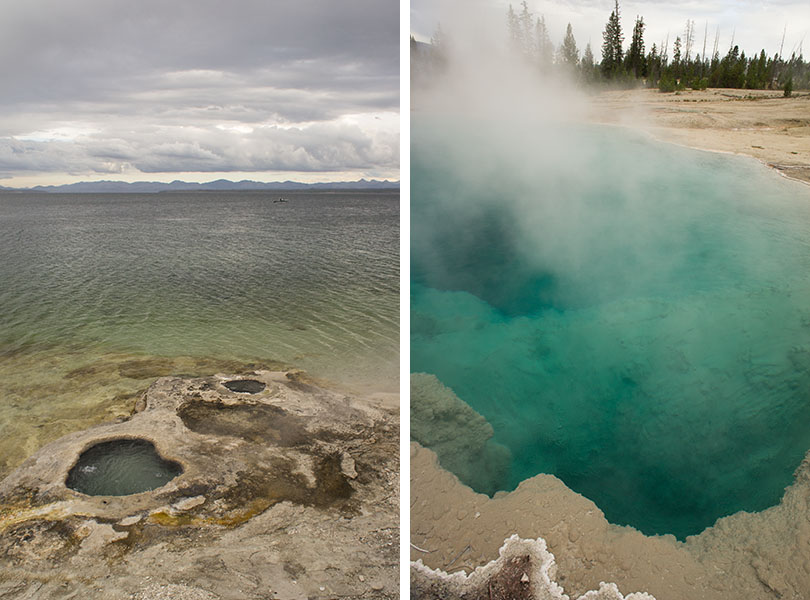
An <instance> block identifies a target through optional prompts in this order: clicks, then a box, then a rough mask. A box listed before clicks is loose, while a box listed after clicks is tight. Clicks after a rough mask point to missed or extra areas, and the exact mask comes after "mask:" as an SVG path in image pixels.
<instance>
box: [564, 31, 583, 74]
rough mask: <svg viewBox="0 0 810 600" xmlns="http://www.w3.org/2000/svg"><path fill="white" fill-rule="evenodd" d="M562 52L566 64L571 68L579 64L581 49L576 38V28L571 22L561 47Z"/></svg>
mask: <svg viewBox="0 0 810 600" xmlns="http://www.w3.org/2000/svg"><path fill="white" fill-rule="evenodd" d="M560 54H561V56H562V61H563V64H565V66H567V67H569V68H571V69H573V68H574V67H576V66H577V63H578V62H579V50H578V49H577V42H576V40H575V39H574V30H573V28H572V27H571V23H569V24H568V27H567V28H566V30H565V38H564V39H563V43H562V47H561V48H560Z"/></svg>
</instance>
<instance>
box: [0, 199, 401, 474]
mask: <svg viewBox="0 0 810 600" xmlns="http://www.w3.org/2000/svg"><path fill="white" fill-rule="evenodd" d="M278 195H279V194H278V193H277V192H276V193H274V194H268V193H259V192H221V193H220V192H216V193H215V192H207V193H168V194H167V193H163V194H112V195H110V194H85V195H76V194H50V195H49V194H33V193H23V194H12V193H6V194H0V257H2V260H0V376H2V379H3V382H4V394H3V395H2V397H0V440H2V441H0V475H2V473H3V472H4V471H7V470H8V469H10V468H11V467H13V466H14V465H16V464H19V462H20V461H21V460H22V459H24V458H25V456H27V455H29V454H30V453H32V452H33V451H35V450H36V449H37V448H38V447H39V446H41V445H42V444H43V443H44V442H46V441H48V440H50V439H54V438H55V437H58V436H59V435H62V434H64V433H67V432H69V431H74V430H77V429H82V428H85V427H86V426H87V425H88V424H89V423H94V422H100V421H107V420H110V419H114V418H118V417H122V416H126V415H128V414H129V411H130V410H131V408H132V404H133V402H134V397H135V396H137V394H138V393H139V392H140V391H141V390H143V389H144V388H145V387H147V386H148V385H149V383H151V381H154V379H155V378H156V377H158V376H161V375H170V374H200V375H206V374H212V373H217V372H226V373H234V372H241V371H246V372H248V371H250V369H251V368H257V367H258V368H262V367H263V368H273V367H278V366H282V365H284V366H290V367H296V368H302V369H304V370H306V371H307V372H308V373H309V374H310V375H311V376H312V377H315V378H317V379H319V380H321V381H322V382H323V383H324V384H325V385H333V386H335V387H338V388H340V389H342V390H346V391H348V392H351V393H366V392H373V391H384V392H393V391H397V390H398V370H399V193H398V192H396V191H394V192H387V191H383V192H365V191H363V192H285V193H284V196H285V197H288V198H289V202H287V203H274V202H273V199H274V198H277V197H278Z"/></svg>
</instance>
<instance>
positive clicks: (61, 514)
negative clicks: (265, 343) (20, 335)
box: [0, 371, 399, 600]
mask: <svg viewBox="0 0 810 600" xmlns="http://www.w3.org/2000/svg"><path fill="white" fill-rule="evenodd" d="M251 378H252V379H255V380H257V381H260V382H261V383H263V384H264V385H265V387H264V389H262V390H261V391H259V392H256V393H242V392H235V391H231V390H230V389H228V388H227V387H225V385H224V384H225V383H227V382H229V381H232V380H233V379H235V378H234V377H228V376H225V375H219V376H213V377H205V378H178V377H165V378H162V379H159V380H157V381H156V382H155V383H154V384H153V385H152V386H151V387H150V388H149V389H148V390H147V391H146V393H145V394H144V396H143V398H141V399H139V401H138V402H137V403H136V408H135V410H134V412H133V415H132V416H131V417H130V418H129V419H127V420H125V421H122V422H118V423H113V424H107V425H101V426H97V427H93V428H91V429H87V430H85V431H81V432H77V433H74V434H71V435H67V436H65V437H63V438H61V439H59V440H57V441H55V442H53V443H51V444H49V445H47V446H45V447H44V448H42V449H41V450H40V451H39V452H37V453H36V454H34V455H33V456H31V457H30V458H28V459H27V460H26V461H25V462H24V463H23V464H22V465H21V466H20V467H19V468H18V469H16V470H15V471H14V472H12V473H11V474H10V475H9V476H8V477H7V478H6V479H5V480H3V481H2V482H0V598H2V599H6V598H37V599H50V598H138V599H147V598H189V599H196V598H200V599H206V600H207V599H218V598H221V599H228V598H233V599H237V598H240V599H241V598H263V599H265V598H279V599H282V598H290V599H302V600H303V599H309V598H335V597H344V598H395V597H398V595H399V580H398V562H399V528H398V521H399V497H398V482H399V463H398V432H399V421H398V415H397V414H396V412H395V411H393V410H392V409H391V408H386V407H385V406H384V405H383V404H380V403H378V404H375V403H374V402H373V401H370V400H368V401H367V400H362V399H355V398H348V397H345V396H342V395H339V394H335V393H333V392H331V391H328V390H325V389H322V388H319V387H317V386H315V385H313V384H312V383H310V382H308V381H307V379H306V378H305V377H304V376H303V375H302V374H300V373H296V372H280V371H279V372H275V371H257V372H256V373H254V374H252V375H251ZM115 439H144V440H148V441H150V442H152V443H153V444H154V445H155V448H156V449H157V451H158V453H159V454H160V455H161V456H162V457H164V458H166V459H169V460H172V461H177V462H178V463H180V465H181V466H182V469H183V471H182V473H181V474H180V475H178V476H177V477H175V478H174V479H172V480H171V481H170V482H168V483H167V484H166V485H164V486H162V487H160V488H158V489H155V490H152V491H149V492H143V493H139V494H131V495H128V496H88V495H85V494H82V493H79V492H77V491H74V490H71V489H69V488H67V487H66V486H65V479H66V476H67V473H68V472H69V471H70V469H71V468H72V467H73V465H74V464H75V463H76V461H77V459H78V457H79V456H80V455H81V453H82V452H83V451H84V450H86V449H87V448H89V447H91V446H93V445H95V444H98V443H99V442H104V441H111V440H115Z"/></svg>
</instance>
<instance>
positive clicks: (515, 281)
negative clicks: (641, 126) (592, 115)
mask: <svg viewBox="0 0 810 600" xmlns="http://www.w3.org/2000/svg"><path fill="white" fill-rule="evenodd" d="M412 127H413V134H412V158H411V170H412V171H411V172H412V175H411V178H412V182H411V186H412V192H411V203H412V209H411V210H412V213H411V245H412V246H411V266H412V273H411V289H412V297H411V311H412V314H411V370H412V371H413V372H426V373H431V374H435V375H436V376H437V377H438V379H439V380H440V381H441V382H442V383H443V384H444V385H446V386H448V387H450V388H451V389H452V390H453V391H454V392H455V394H456V395H458V396H459V397H460V398H461V399H462V400H464V401H465V402H466V403H468V404H469V405H470V406H471V407H472V408H474V409H475V410H476V411H477V412H479V413H480V414H481V415H483V416H484V417H485V418H486V419H487V421H489V423H490V424H491V425H492V426H493V428H494V432H495V434H494V438H493V441H495V442H498V443H500V444H502V445H504V446H506V447H507V448H508V449H509V451H510V452H511V456H512V460H511V463H510V466H509V470H508V471H501V472H497V473H491V474H490V475H491V477H490V478H489V481H490V482H491V483H490V484H488V485H487V486H485V487H484V488H481V486H480V484H479V491H483V492H486V493H490V494H491V493H493V492H495V491H497V490H510V489H513V488H515V487H516V486H517V484H518V483H519V482H520V481H522V480H523V479H526V478H528V477H531V476H533V475H535V474H538V473H552V474H554V475H557V476H558V477H560V478H561V479H562V480H563V481H564V482H565V483H566V484H567V485H568V486H569V487H571V488H572V489H574V490H575V491H577V492H580V493H582V494H583V495H585V496H586V497H588V498H590V499H591V500H593V501H594V502H595V503H596V504H597V505H598V506H599V508H600V509H601V510H603V511H604V513H605V515H606V517H607V518H608V520H609V521H611V522H613V523H617V524H626V525H632V526H634V527H636V528H638V529H640V530H641V531H643V532H645V533H648V534H653V533H656V534H664V533H672V534H675V535H676V536H678V537H679V538H681V539H683V538H684V537H686V536H687V535H691V534H696V533H699V532H700V531H702V530H703V529H704V528H705V527H707V526H710V525H712V524H713V523H714V522H715V520H716V519H717V518H719V517H721V516H724V515H728V514H732V513H734V512H736V511H739V510H747V511H756V510H762V509H764V508H766V507H768V506H772V505H774V504H776V503H778V501H779V499H780V497H781V495H782V493H783V491H784V488H785V487H786V486H787V485H789V484H790V483H791V482H792V474H793V472H794V470H795V469H796V467H797V466H798V465H799V463H800V462H801V460H802V457H803V456H804V454H805V452H806V451H807V450H808V449H810V428H808V427H807V425H806V424H807V423H808V422H810V190H808V189H807V187H806V186H802V185H801V184H798V183H795V182H790V181H787V180H784V179H782V178H780V177H778V176H776V175H775V174H774V173H772V172H770V171H769V170H767V169H766V168H764V167H762V166H761V165H759V164H758V163H756V162H754V161H752V160H748V159H743V158H739V157H731V156H724V155H716V154H710V153H702V152H697V151H691V150H687V149H682V148H678V147H674V146H668V145H663V144H658V143H654V142H652V141H650V140H647V139H646V138H643V137H640V136H636V135H633V134H630V133H628V132H625V131H623V130H620V129H617V128H606V127H602V128H597V127H577V126H565V127H564V126H558V127H545V128H538V129H536V130H533V129H532V128H531V127H527V125H526V124H525V123H522V124H521V123H513V124H510V123H508V122H507V123H505V122H503V121H499V122H497V123H495V122H486V121H479V122H474V123H473V122H463V121H460V120H452V119H441V120H440V119H435V118H430V117H427V116H424V115H423V116H421V117H419V118H415V119H414V122H413V124H412ZM518 140H520V141H518ZM482 468H483V466H482ZM479 481H480V479H479Z"/></svg>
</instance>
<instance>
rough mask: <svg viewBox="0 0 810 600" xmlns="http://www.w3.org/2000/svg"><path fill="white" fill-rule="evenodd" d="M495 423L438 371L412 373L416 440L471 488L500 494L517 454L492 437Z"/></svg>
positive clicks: (412, 420)
mask: <svg viewBox="0 0 810 600" xmlns="http://www.w3.org/2000/svg"><path fill="white" fill-rule="evenodd" d="M493 433H494V432H493V430H492V425H490V424H489V423H488V422H487V420H486V419H485V418H484V417H482V416H481V415H480V414H478V413H477V412H476V411H475V410H474V409H473V408H472V407H471V406H470V405H469V404H467V403H466V402H464V401H463V400H462V399H461V398H459V397H458V396H456V394H455V393H453V390H451V389H450V388H448V387H446V386H445V385H443V384H442V382H441V381H439V380H438V379H437V378H436V376H435V375H430V374H427V373H412V374H411V439H412V440H414V441H416V442H419V443H420V444H421V445H423V446H425V447H428V448H431V449H432V450H433V451H434V452H435V453H436V454H437V455H438V457H439V462H440V463H441V464H442V466H443V467H444V468H445V469H447V470H448V471H451V472H453V473H455V474H456V476H457V477H458V478H459V479H460V480H461V481H462V482H463V483H465V484H467V485H469V486H470V487H472V488H474V489H477V490H481V491H484V492H486V493H490V494H492V493H494V492H496V491H497V490H499V489H503V488H504V486H505V485H506V482H507V481H508V480H509V465H510V463H511V462H512V454H511V453H510V452H509V449H508V448H506V447H505V446H503V445H501V444H498V443H496V442H493V441H492V439H491V438H492V436H493Z"/></svg>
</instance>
